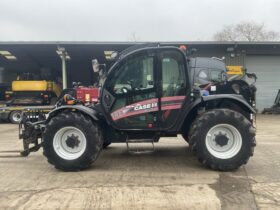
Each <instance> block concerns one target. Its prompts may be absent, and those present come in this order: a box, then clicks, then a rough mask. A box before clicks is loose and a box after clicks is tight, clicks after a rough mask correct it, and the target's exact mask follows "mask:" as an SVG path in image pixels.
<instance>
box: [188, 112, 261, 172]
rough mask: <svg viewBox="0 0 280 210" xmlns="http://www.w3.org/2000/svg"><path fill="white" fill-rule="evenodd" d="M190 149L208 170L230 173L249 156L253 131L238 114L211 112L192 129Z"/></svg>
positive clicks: (247, 121) (251, 148)
mask: <svg viewBox="0 0 280 210" xmlns="http://www.w3.org/2000/svg"><path fill="white" fill-rule="evenodd" d="M189 139H190V141H189V142H190V147H191V149H192V150H193V151H194V152H195V153H196V155H197V158H198V160H199V161H200V162H201V163H202V164H204V165H206V166H207V167H209V168H212V169H215V170H221V171H228V170H234V169H237V168H238V167H240V166H241V165H243V164H246V163H247V161H248V159H249V157H250V156H252V155H253V152H254V146H255V145H256V143H255V129H254V128H253V126H252V124H251V122H250V121H249V120H248V119H246V118H245V117H244V116H243V115H242V114H240V113H238V112H235V111H232V110H229V109H216V110H211V111H208V112H206V113H204V114H203V115H201V116H200V117H199V118H198V119H197V120H196V121H195V122H194V123H193V125H192V129H191V133H190V137H189Z"/></svg>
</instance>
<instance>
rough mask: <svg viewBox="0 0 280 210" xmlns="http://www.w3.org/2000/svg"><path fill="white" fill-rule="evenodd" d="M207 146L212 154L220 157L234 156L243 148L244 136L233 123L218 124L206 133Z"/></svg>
mask: <svg viewBox="0 0 280 210" xmlns="http://www.w3.org/2000/svg"><path fill="white" fill-rule="evenodd" d="M205 141H206V147H207V149H208V151H209V152H210V154H211V155H213V156H214V157H216V158H220V159H229V158H232V157H234V156H235V155H236V154H237V153H238V152H239V151H240V149H241V146H242V136H241V134H240V132H239V131H238V130H237V129H236V128H235V127H234V126H232V125H229V124H218V125H216V126H214V127H212V128H211V129H210V130H209V131H208V132H207V135H206V140H205Z"/></svg>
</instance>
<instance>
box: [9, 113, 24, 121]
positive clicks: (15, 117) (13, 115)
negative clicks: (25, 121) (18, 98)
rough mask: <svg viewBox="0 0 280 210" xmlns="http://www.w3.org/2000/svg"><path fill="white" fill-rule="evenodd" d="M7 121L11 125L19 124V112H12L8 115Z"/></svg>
mask: <svg viewBox="0 0 280 210" xmlns="http://www.w3.org/2000/svg"><path fill="white" fill-rule="evenodd" d="M9 120H10V122H11V123H13V124H19V123H20V122H21V120H22V112H21V111H12V112H11V113H10V115H9Z"/></svg>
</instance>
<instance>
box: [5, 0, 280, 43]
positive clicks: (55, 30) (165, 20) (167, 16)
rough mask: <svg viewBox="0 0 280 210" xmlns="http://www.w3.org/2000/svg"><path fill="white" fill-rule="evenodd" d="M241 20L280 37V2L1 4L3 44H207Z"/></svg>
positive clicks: (65, 0)
mask: <svg viewBox="0 0 280 210" xmlns="http://www.w3.org/2000/svg"><path fill="white" fill-rule="evenodd" d="M242 21H255V22H258V23H264V24H265V25H266V27H267V28H268V29H270V30H275V31H278V32H280V24H279V22H280V0H0V41H141V42H142V41H143V42H144V41H209V40H212V39H213V34H215V33H216V32H217V31H219V30H221V29H222V28H223V26H224V25H228V24H236V23H239V22H242Z"/></svg>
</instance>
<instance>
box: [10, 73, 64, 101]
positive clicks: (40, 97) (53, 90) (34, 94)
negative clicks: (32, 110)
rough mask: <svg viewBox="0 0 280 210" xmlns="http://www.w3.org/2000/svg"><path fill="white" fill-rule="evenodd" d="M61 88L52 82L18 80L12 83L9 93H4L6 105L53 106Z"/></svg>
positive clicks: (29, 79)
mask: <svg viewBox="0 0 280 210" xmlns="http://www.w3.org/2000/svg"><path fill="white" fill-rule="evenodd" d="M61 91H62V90H61V88H60V86H59V85H57V84H56V83H55V82H53V81H46V80H32V79H31V78H29V77H28V78H20V77H19V76H18V77H17V80H15V81H13V82H12V87H11V91H6V94H5V98H6V103H7V105H49V104H54V103H55V102H56V100H57V98H58V97H59V95H60V93H61Z"/></svg>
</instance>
